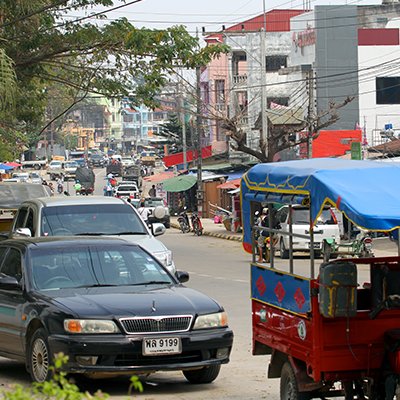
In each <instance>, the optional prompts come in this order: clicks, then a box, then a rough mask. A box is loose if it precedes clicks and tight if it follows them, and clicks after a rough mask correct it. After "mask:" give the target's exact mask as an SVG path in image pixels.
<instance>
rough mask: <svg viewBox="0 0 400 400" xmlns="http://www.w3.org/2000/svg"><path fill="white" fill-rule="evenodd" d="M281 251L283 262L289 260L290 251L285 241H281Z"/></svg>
mask: <svg viewBox="0 0 400 400" xmlns="http://www.w3.org/2000/svg"><path fill="white" fill-rule="evenodd" d="M279 251H280V253H281V259H282V260H287V259H288V258H289V250H287V249H286V248H285V243H284V242H283V239H281V241H280V243H279Z"/></svg>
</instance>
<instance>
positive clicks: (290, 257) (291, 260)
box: [288, 204, 294, 274]
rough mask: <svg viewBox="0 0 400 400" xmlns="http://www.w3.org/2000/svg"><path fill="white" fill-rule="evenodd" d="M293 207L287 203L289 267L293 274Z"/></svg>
mask: <svg viewBox="0 0 400 400" xmlns="http://www.w3.org/2000/svg"><path fill="white" fill-rule="evenodd" d="M292 217H293V207H292V205H291V204H289V219H288V221H289V268H290V273H291V274H293V272H294V265H293V218H292Z"/></svg>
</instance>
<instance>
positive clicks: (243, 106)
mask: <svg viewBox="0 0 400 400" xmlns="http://www.w3.org/2000/svg"><path fill="white" fill-rule="evenodd" d="M302 13H304V10H273V11H270V12H267V13H266V14H265V22H266V32H267V38H270V40H267V41H268V42H269V44H268V48H267V49H266V53H267V59H268V53H269V52H270V53H271V52H272V54H273V55H272V56H271V59H272V58H274V62H275V64H277V70H278V69H279V68H281V66H283V65H281V64H280V63H281V62H282V60H286V57H287V54H286V53H289V50H290V42H291V38H290V18H292V17H294V16H297V15H299V14H302ZM263 26H264V14H261V15H258V16H256V17H254V18H251V19H249V20H247V21H244V22H242V23H238V24H236V25H233V26H231V27H229V28H227V29H224V30H223V31H222V32H221V33H216V34H213V35H209V36H207V37H206V38H205V41H206V42H207V45H213V44H215V43H227V44H229V45H230V46H231V49H232V50H231V52H230V53H229V54H223V55H221V56H220V57H219V58H217V59H214V60H212V61H211V62H210V63H209V64H208V65H207V67H206V68H205V69H204V70H203V73H202V76H201V87H202V98H203V101H204V103H205V109H206V110H205V112H206V113H207V110H208V114H209V115H213V114H214V115H215V114H220V115H225V116H227V115H230V116H232V115H238V113H239V114H240V116H241V119H242V121H243V124H244V125H245V128H246V129H248V130H251V129H252V126H251V124H252V123H253V122H254V121H252V120H251V118H250V119H249V115H248V112H249V111H248V103H249V101H250V102H252V103H254V100H253V97H254V96H253V93H251V89H250V87H252V86H253V87H254V84H252V83H251V82H250V80H249V79H248V78H249V74H251V75H252V76H254V75H257V78H256V79H258V78H259V77H260V72H261V71H260V68H259V67H258V69H257V68H254V67H250V68H249V65H252V63H251V62H250V64H249V63H248V60H249V57H251V58H255V57H256V58H257V57H259V53H260V51H259V48H258V52H257V54H253V52H254V49H253V48H252V45H253V46H254V37H255V36H258V32H260V30H261V29H262V28H263ZM282 32H285V33H286V35H280V34H281V33H282ZM232 38H235V39H237V41H238V42H240V46H238V47H235V46H234V45H232V43H234V42H233V41H232ZM286 42H288V43H286ZM248 43H252V45H249V44H248ZM271 43H272V44H273V46H271ZM281 49H287V51H286V50H285V51H284V53H282V50H281ZM280 53H282V55H281V54H280ZM251 61H253V60H251ZM278 64H279V65H278ZM285 66H286V65H285ZM277 70H276V71H275V70H274V71H272V70H267V71H266V73H267V82H268V78H271V77H272V74H271V72H276V74H277ZM272 79H275V80H276V77H275V78H272ZM281 97H282V96H280V94H276V96H272V97H271V99H270V101H278V102H279V99H280V98H281ZM258 106H259V107H260V105H258ZM252 107H254V104H252ZM260 109H261V108H260ZM251 113H252V114H254V112H251ZM220 125H221V124H220V123H218V122H217V121H215V120H213V119H210V120H209V121H208V131H207V137H208V141H207V142H208V144H211V145H212V149H213V153H214V154H221V153H226V152H227V151H228V149H229V141H228V139H227V137H226V134H225V132H224V131H223V129H221V126H220Z"/></svg>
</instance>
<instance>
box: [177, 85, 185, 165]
mask: <svg viewBox="0 0 400 400" xmlns="http://www.w3.org/2000/svg"><path fill="white" fill-rule="evenodd" d="M178 96H179V108H180V110H179V116H180V120H181V124H182V152H183V170H184V171H186V170H187V154H186V152H187V148H186V117H185V102H184V99H183V85H182V81H181V80H180V81H179V82H178Z"/></svg>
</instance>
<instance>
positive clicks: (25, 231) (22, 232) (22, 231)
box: [13, 228, 32, 237]
mask: <svg viewBox="0 0 400 400" xmlns="http://www.w3.org/2000/svg"><path fill="white" fill-rule="evenodd" d="M13 236H14V237H19V236H21V237H32V232H31V230H30V229H29V228H18V229H17V230H16V231H15V232H14V234H13Z"/></svg>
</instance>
